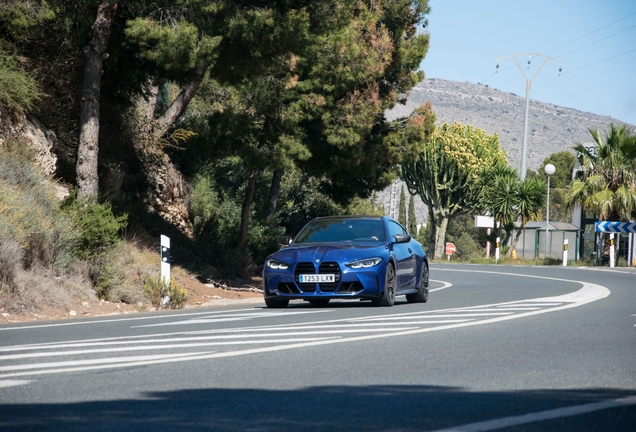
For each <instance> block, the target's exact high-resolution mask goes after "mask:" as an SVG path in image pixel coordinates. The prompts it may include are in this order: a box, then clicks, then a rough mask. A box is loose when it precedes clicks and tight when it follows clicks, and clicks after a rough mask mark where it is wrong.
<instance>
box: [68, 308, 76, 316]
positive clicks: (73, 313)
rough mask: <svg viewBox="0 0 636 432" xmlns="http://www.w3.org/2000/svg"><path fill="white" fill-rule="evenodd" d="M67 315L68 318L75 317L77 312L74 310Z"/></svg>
mask: <svg viewBox="0 0 636 432" xmlns="http://www.w3.org/2000/svg"><path fill="white" fill-rule="evenodd" d="M68 314H69V315H70V316H75V315H77V312H75V311H74V310H72V309H71V311H70V312H69V313H68Z"/></svg>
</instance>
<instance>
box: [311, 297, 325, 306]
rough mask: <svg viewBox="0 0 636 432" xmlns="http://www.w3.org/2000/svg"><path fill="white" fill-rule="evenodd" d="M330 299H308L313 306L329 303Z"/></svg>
mask: <svg viewBox="0 0 636 432" xmlns="http://www.w3.org/2000/svg"><path fill="white" fill-rule="evenodd" d="M329 300H330V299H311V300H309V304H312V305H314V306H327V305H328V304H329Z"/></svg>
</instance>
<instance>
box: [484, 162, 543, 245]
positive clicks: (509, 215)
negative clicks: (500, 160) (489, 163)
mask: <svg viewBox="0 0 636 432" xmlns="http://www.w3.org/2000/svg"><path fill="white" fill-rule="evenodd" d="M490 178H491V180H490V182H489V184H488V185H486V187H485V189H484V203H485V206H486V208H487V210H488V211H489V212H490V213H491V215H492V216H493V218H494V219H495V221H497V222H498V223H499V237H501V227H508V228H507V229H506V232H507V235H509V234H510V233H509V230H511V229H512V226H513V223H514V222H515V221H519V223H520V227H519V229H518V230H517V234H516V236H515V238H514V241H513V242H512V244H511V246H510V248H509V249H508V253H507V255H508V256H510V254H511V253H512V250H513V249H515V248H516V246H517V242H518V241H519V238H520V237H521V231H522V230H523V228H524V227H525V226H526V224H527V223H528V222H529V221H531V220H533V219H536V218H537V217H538V216H539V213H540V211H541V208H542V207H543V205H544V204H545V191H546V182H545V181H544V180H543V179H541V178H526V179H525V180H524V181H521V179H520V178H519V174H518V172H517V170H516V169H514V168H510V167H509V166H508V165H503V164H500V165H498V166H496V167H495V168H494V169H493V172H492V175H491V177H490Z"/></svg>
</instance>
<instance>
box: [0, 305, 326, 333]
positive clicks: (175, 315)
mask: <svg viewBox="0 0 636 432" xmlns="http://www.w3.org/2000/svg"><path fill="white" fill-rule="evenodd" d="M229 312H241V313H245V309H232V310H229V311H228V310H223V311H218V312H215V311H210V310H206V311H205V312H189V313H178V314H177V313H175V314H169V313H166V314H162V315H152V316H141V317H132V318H112V319H100V320H91V321H88V320H86V321H85V320H81V321H80V320H77V321H76V320H72V321H67V322H62V323H55V324H34V325H28V326H20V327H0V331H7V330H27V329H34V328H46V327H63V326H72V325H89V324H109V323H114V322H123V321H143V320H156V319H165V318H177V319H183V318H184V317H189V316H198V315H211V314H221V313H229ZM322 312H327V311H326V310H322V309H321V310H311V311H289V312H288V313H283V312H278V313H276V312H269V314H271V315H268V312H263V311H262V310H260V309H259V310H255V311H254V312H253V313H254V314H258V315H260V316H259V318H262V317H268V316H279V315H290V314H291V315H294V314H301V313H306V314H308V313H322ZM246 315H248V314H246ZM113 316H114V315H113ZM133 328H135V327H133Z"/></svg>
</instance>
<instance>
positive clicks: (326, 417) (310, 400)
mask: <svg viewBox="0 0 636 432" xmlns="http://www.w3.org/2000/svg"><path fill="white" fill-rule="evenodd" d="M633 394H634V391H633V390H619V389H585V390H528V391H511V392H470V391H466V390H464V389H460V388H449V387H435V386H404V385H397V386H359V387H358V386H325V387H309V388H304V389H295V390H262V389H228V388H218V389H216V388H213V389H197V390H181V391H168V392H151V393H144V394H142V396H141V397H140V398H138V399H133V400H129V399H122V400H111V401H95V402H83V403H59V404H13V403H10V402H8V401H6V400H5V401H4V402H3V403H1V404H0V430H3V431H31V430H38V431H40V430H46V431H49V430H51V431H91V432H96V431H111V430H113V431H114V430H116V431H164V430H165V431H197V430H206V431H259V432H264V431H267V432H268V431H277V432H280V431H283V432H287V431H432V430H438V429H445V428H451V427H459V426H461V425H466V424H470V423H474V422H482V421H492V420H495V419H501V418H504V417H510V416H521V415H525V414H529V413H537V412H545V411H547V410H554V409H557V408H564V407H573V406H580V405H585V404H589V403H593V402H598V401H607V400H614V399H618V398H624V397H628V396H632V395H633ZM458 430H460V429H458ZM471 430H472V429H471ZM474 430H492V429H474ZM506 430H523V431H526V430H533V431H535V430H536V431H538V430H558V431H589V430H594V431H595V430H598V431H627V430H630V431H631V430H636V405H634V404H631V405H626V406H622V407H613V408H609V409H605V410H601V411H594V412H589V413H586V414H579V415H576V416H570V417H561V418H559V419H554V420H547V421H540V422H536V421H533V422H529V423H526V424H523V425H521V426H517V427H516V428H513V429H510V428H509V429H506Z"/></svg>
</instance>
